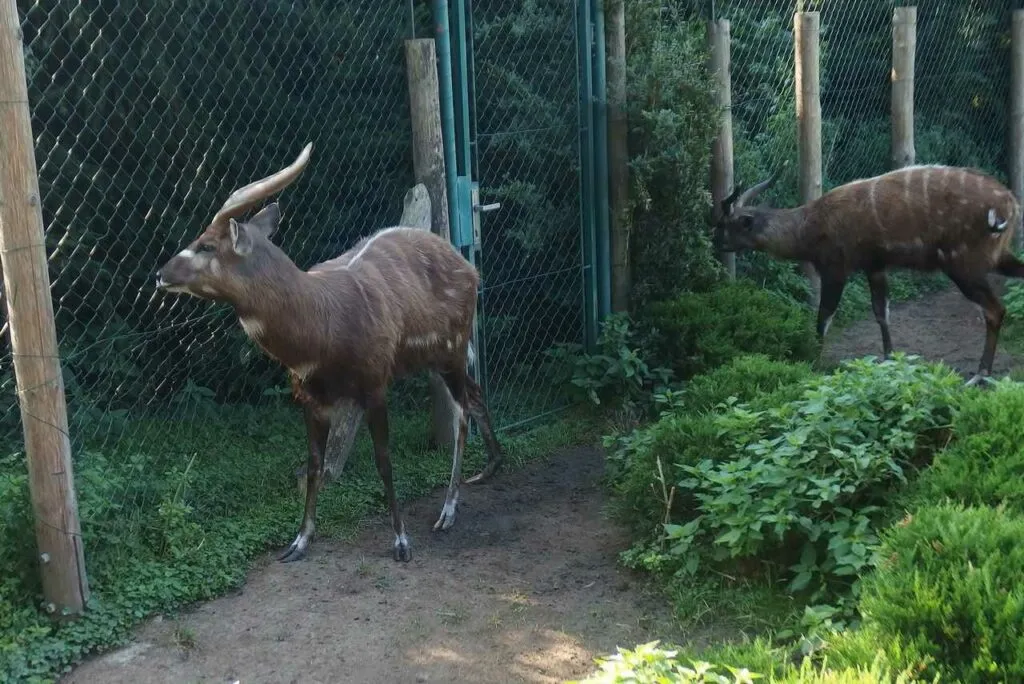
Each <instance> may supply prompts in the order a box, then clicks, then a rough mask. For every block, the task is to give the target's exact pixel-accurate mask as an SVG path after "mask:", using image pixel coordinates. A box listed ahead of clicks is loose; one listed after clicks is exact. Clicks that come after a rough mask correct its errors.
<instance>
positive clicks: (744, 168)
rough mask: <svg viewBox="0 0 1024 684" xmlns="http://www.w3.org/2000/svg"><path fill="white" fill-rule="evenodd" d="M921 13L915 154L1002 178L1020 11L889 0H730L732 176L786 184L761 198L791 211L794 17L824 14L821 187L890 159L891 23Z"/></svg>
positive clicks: (1000, 5) (726, 11) (725, 10)
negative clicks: (1014, 15)
mask: <svg viewBox="0 0 1024 684" xmlns="http://www.w3.org/2000/svg"><path fill="white" fill-rule="evenodd" d="M915 4H916V5H917V50H916V65H915V93H914V116H915V147H916V157H917V159H916V160H917V162H918V163H947V164H962V165H970V166H976V167H979V168H982V169H984V170H986V171H989V172H992V173H994V174H996V175H997V176H999V177H1000V178H1001V179H1002V180H1004V181H1005V180H1007V176H1006V173H1005V171H1006V141H1007V134H1008V112H1009V85H1010V68H1009V64H1010V62H1009V57H1010V54H1009V46H1010V12H1011V10H1012V9H1013V8H1014V3H1012V2H1010V1H1009V0H1002V1H997V2H992V3H985V4H983V5H979V4H978V3H964V2H956V1H954V0H938V1H936V2H927V3H925V2H922V3H913V2H893V1H892V0H836V1H830V2H821V1H820V0H806V1H805V2H795V1H794V0H768V1H764V2H760V1H759V2H752V1H750V0H730V1H727V2H719V3H717V5H716V8H715V10H716V16H717V17H718V18H726V19H729V20H730V24H731V28H732V106H733V127H734V128H733V135H734V140H735V169H736V180H737V182H742V183H744V184H750V183H753V182H756V180H758V179H761V178H764V177H766V176H767V175H768V174H769V173H770V172H771V171H772V170H774V168H775V167H776V166H777V165H778V164H779V163H781V162H782V161H783V160H789V161H790V168H789V170H788V172H787V173H788V175H789V176H790V177H789V178H786V177H785V176H784V177H783V179H782V182H780V183H779V184H778V185H777V186H776V187H775V188H774V189H773V190H772V191H771V192H770V193H766V197H767V198H769V199H770V200H771V201H773V202H779V203H789V204H793V203H796V202H797V200H798V198H797V195H796V187H797V183H796V173H797V143H796V135H797V131H796V124H795V120H796V119H795V93H794V82H793V70H794V57H793V15H794V12H796V11H797V9H798V8H802V9H804V10H808V11H815V10H816V11H820V13H821V33H820V55H821V56H820V59H821V61H820V74H821V76H820V79H821V109H822V177H823V188H824V190H825V191H828V190H829V189H831V188H833V187H835V186H837V185H840V184H842V183H845V182H848V181H851V180H854V179H857V178H862V177H866V176H871V175H875V174H878V173H882V172H884V171H887V170H889V169H890V168H891V163H890V142H889V141H890V137H889V135H890V92H891V86H890V71H891V68H892V15H893V9H894V8H895V7H896V6H900V5H907V6H910V5H915Z"/></svg>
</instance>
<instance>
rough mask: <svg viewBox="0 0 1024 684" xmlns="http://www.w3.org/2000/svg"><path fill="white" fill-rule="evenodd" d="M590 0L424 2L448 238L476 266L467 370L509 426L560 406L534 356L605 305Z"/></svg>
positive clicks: (597, 86)
mask: <svg viewBox="0 0 1024 684" xmlns="http://www.w3.org/2000/svg"><path fill="white" fill-rule="evenodd" d="M600 6H601V2H600V0H583V1H581V2H575V3H573V2H565V1H564V0H563V1H558V0H546V1H544V0H488V1H478V2H473V1H472V0H450V1H449V2H444V1H441V0H435V2H434V6H433V7H434V19H435V28H437V30H438V33H437V39H438V40H437V47H438V54H439V65H440V69H439V76H440V81H441V88H442V123H443V125H444V127H445V137H446V141H445V142H446V147H447V149H446V157H447V158H446V167H447V171H448V192H449V196H450V197H453V198H455V200H454V201H453V202H452V206H453V209H454V210H453V211H452V212H451V217H452V219H451V220H452V227H451V228H452V231H451V232H452V239H453V242H455V244H456V245H457V246H458V247H459V248H460V249H462V250H463V253H464V254H466V256H468V257H469V258H470V259H471V260H473V261H474V263H475V264H476V265H477V266H478V268H479V269H480V271H481V275H482V286H481V289H480V303H479V309H478V322H477V331H476V332H477V352H478V357H479V360H478V363H477V369H476V372H477V375H478V379H479V380H480V382H481V384H482V385H483V388H484V391H485V393H486V395H487V398H488V402H489V404H490V407H491V411H492V412H493V414H494V416H495V420H496V421H497V423H498V424H499V425H500V426H502V427H506V428H507V427H511V426H513V425H516V424H519V423H522V422H525V421H528V420H532V419H535V418H538V417H540V416H543V415H545V414H547V413H549V412H551V411H553V410H557V408H559V403H558V399H557V396H556V391H555V388H554V387H553V386H552V385H551V384H550V383H549V382H548V379H547V377H546V375H545V373H544V370H543V361H544V358H545V357H544V351H545V350H546V349H549V348H551V347H552V346H553V345H555V344H558V343H561V342H575V343H583V344H586V345H587V346H588V347H589V346H591V345H592V343H593V341H594V338H595V337H596V330H597V321H598V320H599V318H601V317H602V316H603V315H604V314H605V313H607V310H608V291H609V283H608V278H607V275H606V274H607V273H608V268H607V254H608V249H607V244H608V241H607V234H608V210H607V156H606V153H605V150H606V146H605V140H606V133H605V131H606V127H605V117H604V111H605V108H604V45H603V35H604V27H603V22H602V20H601V19H602V15H601V12H600ZM446 15H447V16H446ZM445 26H447V27H449V29H450V30H449V32H448V34H447V35H446V34H445V32H444V31H442V30H441V27H445ZM449 36H450V39H449ZM449 84H450V87H451V90H450V93H449V92H445V91H446V89H447V87H448V86H449ZM598 179H601V181H602V182H598Z"/></svg>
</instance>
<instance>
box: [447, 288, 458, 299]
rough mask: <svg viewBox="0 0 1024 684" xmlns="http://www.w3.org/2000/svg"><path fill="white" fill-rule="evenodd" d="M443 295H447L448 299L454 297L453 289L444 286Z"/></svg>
mask: <svg viewBox="0 0 1024 684" xmlns="http://www.w3.org/2000/svg"><path fill="white" fill-rule="evenodd" d="M444 296H445V297H448V298H449V299H454V298H455V290H453V289H452V288H450V287H446V288H445V289H444Z"/></svg>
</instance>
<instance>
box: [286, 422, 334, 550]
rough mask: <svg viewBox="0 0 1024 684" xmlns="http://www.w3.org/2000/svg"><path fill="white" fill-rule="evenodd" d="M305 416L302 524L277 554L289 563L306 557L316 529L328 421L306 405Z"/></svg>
mask: <svg viewBox="0 0 1024 684" xmlns="http://www.w3.org/2000/svg"><path fill="white" fill-rule="evenodd" d="M303 415H304V417H305V419H306V435H307V437H308V440H309V459H308V460H307V461H306V509H305V511H304V512H303V515H302V526H301V527H300V528H299V533H298V535H296V537H295V541H293V542H292V543H291V545H290V546H289V547H288V548H287V549H285V550H284V552H283V553H282V554H281V555H280V556H278V558H277V559H278V560H279V561H284V562H285V563H290V562H292V561H297V560H301V559H302V558H305V557H306V550H307V549H308V548H309V544H310V542H311V541H312V540H313V533H314V532H315V531H316V498H317V495H318V494H319V493H320V481H321V479H322V478H323V475H324V451H325V449H326V448H327V435H328V433H329V432H330V427H331V423H330V421H329V420H324V419H323V418H322V417H321V416H318V415H317V413H316V411H314V410H313V409H311V408H309V407H305V408H303Z"/></svg>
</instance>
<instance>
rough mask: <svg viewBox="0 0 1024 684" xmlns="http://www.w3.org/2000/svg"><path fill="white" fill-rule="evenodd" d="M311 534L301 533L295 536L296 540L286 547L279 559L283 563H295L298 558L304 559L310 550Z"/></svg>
mask: <svg viewBox="0 0 1024 684" xmlns="http://www.w3.org/2000/svg"><path fill="white" fill-rule="evenodd" d="M309 540H310V535H304V534H299V536H297V537H295V541H293V542H292V543H291V545H290V546H289V547H288V548H287V549H285V550H284V551H283V552H282V553H281V555H280V556H278V557H277V560H279V561H281V562H282V563H293V562H295V561H297V560H302V559H303V558H305V557H306V551H307V550H309Z"/></svg>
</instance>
